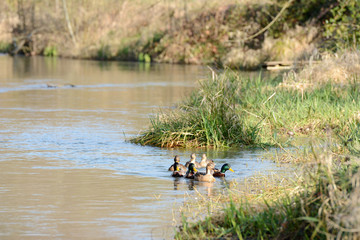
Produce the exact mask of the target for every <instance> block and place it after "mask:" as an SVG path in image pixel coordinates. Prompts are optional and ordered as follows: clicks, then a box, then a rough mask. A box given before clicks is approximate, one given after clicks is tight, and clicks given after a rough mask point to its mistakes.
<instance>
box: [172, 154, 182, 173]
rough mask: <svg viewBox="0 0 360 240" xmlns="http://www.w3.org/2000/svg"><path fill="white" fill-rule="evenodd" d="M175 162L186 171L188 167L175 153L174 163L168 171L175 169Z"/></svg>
mask: <svg viewBox="0 0 360 240" xmlns="http://www.w3.org/2000/svg"><path fill="white" fill-rule="evenodd" d="M175 163H178V166H179V168H180V170H181V171H183V172H186V167H185V166H184V165H182V164H181V163H180V157H179V156H178V155H175V157H174V164H173V165H171V166H170V167H169V170H168V171H172V172H173V171H174V165H175Z"/></svg>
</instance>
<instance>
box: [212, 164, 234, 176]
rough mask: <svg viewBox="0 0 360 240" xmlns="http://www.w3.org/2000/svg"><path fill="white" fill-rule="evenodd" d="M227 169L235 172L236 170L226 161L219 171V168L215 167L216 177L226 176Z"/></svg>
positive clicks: (214, 174)
mask: <svg viewBox="0 0 360 240" xmlns="http://www.w3.org/2000/svg"><path fill="white" fill-rule="evenodd" d="M227 170H230V171H232V172H234V170H232V169H231V167H230V165H229V164H228V163H225V164H224V165H222V167H221V170H220V171H219V169H214V173H213V176H214V177H225V172H226V171H227Z"/></svg>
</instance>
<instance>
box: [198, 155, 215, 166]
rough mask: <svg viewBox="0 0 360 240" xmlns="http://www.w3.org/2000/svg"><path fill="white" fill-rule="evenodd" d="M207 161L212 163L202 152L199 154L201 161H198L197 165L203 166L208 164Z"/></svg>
mask: <svg viewBox="0 0 360 240" xmlns="http://www.w3.org/2000/svg"><path fill="white" fill-rule="evenodd" d="M209 163H214V161H213V160H211V159H207V157H206V154H205V153H204V154H203V155H202V156H201V162H200V163H199V165H200V167H201V168H204V167H206V165H208V164H209Z"/></svg>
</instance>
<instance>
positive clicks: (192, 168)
mask: <svg viewBox="0 0 360 240" xmlns="http://www.w3.org/2000/svg"><path fill="white" fill-rule="evenodd" d="M196 172H197V169H196V168H195V164H193V163H190V164H189V167H188V170H187V172H186V174H185V177H186V178H190V179H194V175H195V174H196Z"/></svg>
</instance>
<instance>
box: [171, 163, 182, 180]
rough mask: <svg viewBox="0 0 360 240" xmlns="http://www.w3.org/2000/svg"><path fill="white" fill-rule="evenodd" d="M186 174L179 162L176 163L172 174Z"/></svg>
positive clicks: (176, 175)
mask: <svg viewBox="0 0 360 240" xmlns="http://www.w3.org/2000/svg"><path fill="white" fill-rule="evenodd" d="M184 175H185V172H184V170H183V169H180V167H179V163H177V162H175V163H174V171H173V173H172V174H171V176H172V177H183V176H184Z"/></svg>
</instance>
